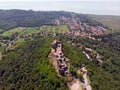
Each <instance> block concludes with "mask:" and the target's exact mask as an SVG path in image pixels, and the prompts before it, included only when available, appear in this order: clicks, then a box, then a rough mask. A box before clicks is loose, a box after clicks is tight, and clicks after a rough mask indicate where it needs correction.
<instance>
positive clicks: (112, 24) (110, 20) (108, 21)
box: [88, 15, 120, 32]
mask: <svg viewBox="0 0 120 90" xmlns="http://www.w3.org/2000/svg"><path fill="white" fill-rule="evenodd" d="M88 16H89V15H88ZM90 18H92V19H93V20H95V21H98V22H100V23H102V24H104V25H106V26H107V27H109V28H110V29H112V32H118V31H120V16H110V15H90Z"/></svg>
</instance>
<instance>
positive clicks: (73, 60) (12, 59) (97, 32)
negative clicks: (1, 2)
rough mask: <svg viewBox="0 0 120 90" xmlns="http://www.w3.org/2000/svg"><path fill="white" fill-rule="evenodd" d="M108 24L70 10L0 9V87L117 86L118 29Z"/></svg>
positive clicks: (97, 89) (98, 89)
mask: <svg viewBox="0 0 120 90" xmlns="http://www.w3.org/2000/svg"><path fill="white" fill-rule="evenodd" d="M103 17H104V16H101V18H103ZM101 18H100V19H101ZM104 18H105V17H104ZM107 19H108V20H109V19H110V17H108V18H107V17H106V19H104V20H105V21H106V20H107ZM97 20H98V21H97ZM113 21H114V20H113ZM116 21H117V20H116ZM118 21H119V20H118ZM105 23H106V22H105ZM108 24H109V25H110V24H111V23H108ZM108 24H104V21H103V22H102V19H101V21H100V22H99V19H98V16H94V15H93V16H89V15H86V14H77V13H73V12H64V11H51V12H48V11H32V10H29V11H25V10H0V28H1V29H0V90H69V88H72V89H71V90H75V88H79V87H80V88H82V90H84V89H86V90H91V88H92V90H120V83H119V81H120V72H119V71H120V57H119V55H120V32H119V29H117V28H118V27H115V28H116V29H115V28H113V27H109V25H108ZM116 25H118V23H117V24H116ZM110 26H111V25H110ZM109 28H113V30H112V31H113V32H112V33H111V32H110V33H109V31H110V30H109ZM116 31H117V32H116ZM72 85H73V87H72ZM76 86H78V87H76ZM88 87H89V88H88ZM87 88H88V89H87Z"/></svg>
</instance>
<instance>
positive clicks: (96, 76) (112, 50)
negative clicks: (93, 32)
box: [64, 33, 120, 90]
mask: <svg viewBox="0 0 120 90" xmlns="http://www.w3.org/2000/svg"><path fill="white" fill-rule="evenodd" d="M96 38H97V39H99V38H102V41H99V40H98V41H96V42H95V41H93V40H90V39H86V38H81V37H80V38H74V39H73V42H74V43H75V42H76V43H81V44H83V45H85V46H86V47H89V48H92V49H93V50H95V51H97V52H98V53H100V54H101V55H102V56H103V57H104V64H102V65H99V64H98V63H97V62H96V61H93V62H91V61H90V60H87V59H86V58H85V57H84V56H83V55H82V54H80V51H81V50H79V49H78V48H77V47H74V48H73V47H71V46H70V45H65V46H66V48H64V50H67V52H65V51H64V53H65V55H66V56H67V57H68V58H70V60H72V61H71V64H72V65H73V66H72V71H73V72H74V73H75V71H76V67H77V68H79V67H80V65H81V63H85V65H87V69H88V75H89V77H90V80H91V83H92V88H93V90H119V89H120V83H119V81H120V76H119V75H120V72H119V71H120V66H119V65H120V57H119V55H120V33H114V34H108V35H102V36H96ZM64 39H65V38H64ZM66 39H68V38H66ZM69 39H71V40H72V38H70V37H69Z"/></svg>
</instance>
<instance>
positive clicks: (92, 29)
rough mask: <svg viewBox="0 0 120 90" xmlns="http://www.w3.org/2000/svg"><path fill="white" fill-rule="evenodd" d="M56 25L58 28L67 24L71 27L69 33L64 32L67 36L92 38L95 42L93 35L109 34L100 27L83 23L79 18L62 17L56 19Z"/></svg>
mask: <svg viewBox="0 0 120 90" xmlns="http://www.w3.org/2000/svg"><path fill="white" fill-rule="evenodd" d="M55 24H56V25H57V26H59V25H61V24H66V25H67V26H68V27H69V29H70V30H69V31H68V32H63V34H65V35H70V36H76V37H77V36H86V37H87V38H91V39H93V40H94V38H93V37H91V36H92V35H102V34H106V33H107V29H105V28H103V27H102V26H100V25H96V26H94V25H93V26H90V25H89V24H87V23H85V22H81V21H80V20H79V19H78V18H76V17H74V16H71V17H65V16H61V17H59V18H57V19H55Z"/></svg>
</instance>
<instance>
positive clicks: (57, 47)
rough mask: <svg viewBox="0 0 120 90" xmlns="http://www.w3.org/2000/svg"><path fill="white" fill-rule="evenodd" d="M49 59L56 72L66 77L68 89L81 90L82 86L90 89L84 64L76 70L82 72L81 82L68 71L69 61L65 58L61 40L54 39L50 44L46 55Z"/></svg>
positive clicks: (87, 89)
mask: <svg viewBox="0 0 120 90" xmlns="http://www.w3.org/2000/svg"><path fill="white" fill-rule="evenodd" d="M48 58H49V61H50V62H51V63H52V65H53V66H54V68H55V70H56V72H57V73H58V74H59V75H62V76H64V77H65V78H66V83H67V86H68V88H69V90H83V88H82V86H83V87H84V89H86V90H92V88H91V86H90V81H89V79H88V76H87V69H86V67H85V65H82V68H81V69H80V70H79V71H77V73H78V74H82V77H83V82H80V80H79V79H77V78H75V77H73V76H72V74H71V73H70V70H69V68H70V63H69V59H68V58H66V57H65V56H64V54H63V52H62V41H61V40H58V41H57V40H54V41H53V42H52V44H51V52H50V54H49V56H48Z"/></svg>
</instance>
